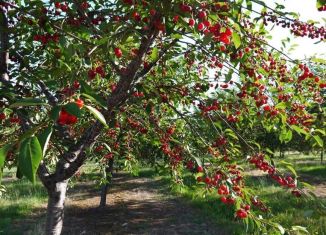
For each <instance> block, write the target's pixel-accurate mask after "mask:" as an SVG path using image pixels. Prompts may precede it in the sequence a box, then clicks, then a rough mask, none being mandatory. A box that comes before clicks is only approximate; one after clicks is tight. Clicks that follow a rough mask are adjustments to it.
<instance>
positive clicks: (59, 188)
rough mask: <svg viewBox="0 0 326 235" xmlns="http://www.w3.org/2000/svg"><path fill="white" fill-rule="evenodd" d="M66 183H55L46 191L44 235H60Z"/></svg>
mask: <svg viewBox="0 0 326 235" xmlns="http://www.w3.org/2000/svg"><path fill="white" fill-rule="evenodd" d="M66 191H67V181H63V182H57V183H55V184H53V185H52V187H50V188H49V189H48V207H47V216H46V225H45V233H46V235H60V234H61V231H62V226H63V218H64V204H65V199H66Z"/></svg>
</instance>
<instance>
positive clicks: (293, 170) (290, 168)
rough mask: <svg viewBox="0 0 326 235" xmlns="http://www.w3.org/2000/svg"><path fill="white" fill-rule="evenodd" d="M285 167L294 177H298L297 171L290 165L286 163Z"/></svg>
mask: <svg viewBox="0 0 326 235" xmlns="http://www.w3.org/2000/svg"><path fill="white" fill-rule="evenodd" d="M286 168H288V169H289V170H290V171H291V172H292V174H293V175H294V176H295V177H298V175H297V172H296V171H295V169H294V168H293V167H292V166H290V165H286Z"/></svg>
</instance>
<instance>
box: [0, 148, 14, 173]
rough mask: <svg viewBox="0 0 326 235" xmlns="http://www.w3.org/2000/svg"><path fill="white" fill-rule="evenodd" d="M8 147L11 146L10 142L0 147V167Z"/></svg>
mask: <svg viewBox="0 0 326 235" xmlns="http://www.w3.org/2000/svg"><path fill="white" fill-rule="evenodd" d="M10 148H11V144H6V145H4V146H2V147H1V148H0V168H2V167H3V166H4V164H5V160H6V156H7V153H8V151H9V150H10Z"/></svg>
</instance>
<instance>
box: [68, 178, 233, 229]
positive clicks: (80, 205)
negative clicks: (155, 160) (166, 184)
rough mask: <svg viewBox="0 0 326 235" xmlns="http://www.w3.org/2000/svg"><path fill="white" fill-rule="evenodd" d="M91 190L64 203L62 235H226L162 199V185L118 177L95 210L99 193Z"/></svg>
mask: <svg viewBox="0 0 326 235" xmlns="http://www.w3.org/2000/svg"><path fill="white" fill-rule="evenodd" d="M89 189H90V188H88V190H87V191H85V192H83V191H82V190H80V191H79V192H78V194H72V195H70V196H69V199H68V200H67V204H66V205H67V207H66V216H65V222H64V229H63V234H66V235H68V234H69V235H73V234H92V235H93V234H94V235H95V234H108V235H109V234H153V235H154V234H157V235H159V234H162V235H163V234H169V235H170V234H229V233H226V232H224V231H223V230H221V229H220V228H218V227H217V226H216V223H214V221H212V220H211V219H209V218H203V217H200V216H199V214H200V213H199V211H198V209H196V208H193V207H191V206H190V205H189V204H187V203H186V202H184V201H183V200H182V199H178V198H173V197H171V196H170V194H169V192H168V191H166V192H167V195H164V193H163V192H162V191H164V190H162V184H161V183H160V182H158V181H155V180H153V179H148V178H132V177H129V176H128V175H125V174H119V175H118V176H116V177H115V178H114V180H113V187H112V188H111V189H110V192H109V193H108V195H107V202H108V206H107V207H106V208H105V209H97V207H98V205H99V197H98V195H99V193H98V192H96V191H93V192H90V191H89Z"/></svg>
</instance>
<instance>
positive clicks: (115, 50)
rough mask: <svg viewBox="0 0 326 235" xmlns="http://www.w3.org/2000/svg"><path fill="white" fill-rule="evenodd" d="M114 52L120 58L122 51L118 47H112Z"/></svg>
mask: <svg viewBox="0 0 326 235" xmlns="http://www.w3.org/2000/svg"><path fill="white" fill-rule="evenodd" d="M114 54H115V56H116V57H117V58H121V56H122V51H121V49H120V48H114Z"/></svg>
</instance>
